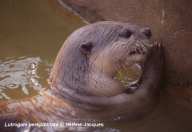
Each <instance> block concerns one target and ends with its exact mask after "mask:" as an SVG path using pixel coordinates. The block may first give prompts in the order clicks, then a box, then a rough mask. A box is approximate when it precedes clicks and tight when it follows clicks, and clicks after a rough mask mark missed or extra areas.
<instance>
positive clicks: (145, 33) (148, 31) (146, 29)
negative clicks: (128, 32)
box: [142, 27, 152, 38]
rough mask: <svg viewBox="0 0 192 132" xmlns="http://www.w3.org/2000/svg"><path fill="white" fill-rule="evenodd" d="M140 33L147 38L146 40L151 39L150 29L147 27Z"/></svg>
mask: <svg viewBox="0 0 192 132" xmlns="http://www.w3.org/2000/svg"><path fill="white" fill-rule="evenodd" d="M142 33H143V34H144V35H145V36H146V37H147V38H151V36H152V33H151V29H150V28H149V27H146V28H143V29H142Z"/></svg>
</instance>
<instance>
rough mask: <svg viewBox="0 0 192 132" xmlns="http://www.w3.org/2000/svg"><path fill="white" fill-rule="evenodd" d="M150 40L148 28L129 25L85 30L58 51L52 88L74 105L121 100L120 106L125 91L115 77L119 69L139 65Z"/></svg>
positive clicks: (112, 24) (101, 24)
mask: <svg viewBox="0 0 192 132" xmlns="http://www.w3.org/2000/svg"><path fill="white" fill-rule="evenodd" d="M150 37H151V31H150V29H149V28H146V27H144V28H143V27H139V26H137V25H132V24H128V23H120V22H110V21H105V22H97V23H95V24H90V25H87V26H84V27H82V28H80V29H78V30H76V31H75V32H74V33H72V34H71V35H70V36H69V37H68V38H67V40H66V41H65V43H64V45H63V47H62V48H61V49H60V52H59V54H58V56H57V58H56V61H55V64H54V67H53V69H52V72H51V76H50V82H51V85H52V87H53V88H55V89H57V90H58V91H59V94H60V95H63V96H64V97H67V98H68V97H69V98H70V99H72V100H77V102H81V103H84V102H85V103H88V102H89V103H91V104H92V105H93V104H94V101H96V100H97V101H98V102H97V105H99V100H101V104H102V103H103V102H102V99H106V100H103V101H106V102H107V99H108V97H109V98H110V99H111V100H112V101H114V102H115V101H117V102H118V103H119V104H121V100H122V105H123V103H125V102H126V101H125V100H126V98H127V97H125V99H124V96H126V95H124V94H123V92H124V91H125V89H126V88H125V87H124V86H123V85H122V83H121V81H119V80H117V79H115V75H116V74H117V72H118V71H119V70H121V69H125V70H126V69H127V68H128V67H130V66H132V65H135V64H140V65H142V63H143V62H144V61H145V57H146V54H147V52H148V50H149V47H150ZM121 94H123V96H122V97H121V96H118V95H121ZM84 97H85V98H84ZM91 97H93V98H91ZM113 97H114V98H113ZM119 97H120V98H119ZM91 101H93V102H91ZM109 102H110V101H109ZM104 104H105V103H104ZM109 104H110V103H109Z"/></svg>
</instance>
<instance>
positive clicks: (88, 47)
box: [80, 42, 93, 55]
mask: <svg viewBox="0 0 192 132" xmlns="http://www.w3.org/2000/svg"><path fill="white" fill-rule="evenodd" d="M92 48H93V44H92V43H91V42H88V43H84V44H82V45H81V47H80V50H81V52H82V53H83V54H85V55H88V54H90V53H91V50H92Z"/></svg>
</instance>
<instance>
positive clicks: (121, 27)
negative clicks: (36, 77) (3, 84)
mask: <svg viewBox="0 0 192 132" xmlns="http://www.w3.org/2000/svg"><path fill="white" fill-rule="evenodd" d="M150 38H151V31H150V29H149V28H142V27H139V26H137V25H132V24H128V23H120V22H111V21H104V22H97V23H95V24H90V25H87V26H85V27H82V28H80V29H78V30H77V31H75V32H74V33H72V34H71V35H70V36H69V37H68V38H67V40H66V41H65V43H64V45H63V47H62V48H61V49H60V51H59V54H58V56H57V58H56V61H55V63H54V66H53V69H52V72H51V75H50V86H51V89H49V90H46V91H43V92H42V94H41V95H38V96H35V97H33V98H29V99H26V100H22V101H14V102H6V103H2V104H1V108H2V109H1V115H3V116H2V118H0V119H2V120H6V118H8V117H9V118H10V114H12V113H14V115H11V117H12V118H11V119H15V118H16V119H17V121H24V122H64V121H78V119H79V120H81V121H83V120H89V121H91V120H98V121H102V120H113V119H116V118H117V117H118V119H128V120H131V119H135V118H137V117H140V116H143V115H144V114H145V113H148V112H149V111H151V110H152V108H153V107H154V105H155V104H156V99H157V97H158V93H159V89H160V84H161V81H162V76H163V66H164V56H163V47H162V45H161V44H153V45H151V42H150ZM134 64H139V65H141V67H142V75H141V77H140V79H139V81H138V82H137V84H134V85H133V86H130V88H129V87H128V86H124V85H123V84H122V83H121V81H120V80H117V79H115V75H116V73H117V72H118V71H119V70H121V69H125V70H126V69H127V68H128V67H130V66H132V65H134ZM132 87H135V88H132ZM130 89H131V92H130ZM6 114H8V115H7V117H6ZM34 129H36V128H34ZM44 129H47V130H48V129H52V128H50V127H48V128H44ZM54 129H55V131H56V130H57V129H61V128H54ZM63 129H64V128H63ZM66 129H67V128H66ZM70 129H71V128H70ZM75 131H77V130H75Z"/></svg>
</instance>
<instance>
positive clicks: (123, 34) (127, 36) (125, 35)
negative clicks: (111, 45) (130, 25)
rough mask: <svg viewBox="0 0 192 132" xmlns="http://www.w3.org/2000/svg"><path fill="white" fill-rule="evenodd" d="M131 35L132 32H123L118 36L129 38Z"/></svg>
mask: <svg viewBox="0 0 192 132" xmlns="http://www.w3.org/2000/svg"><path fill="white" fill-rule="evenodd" d="M131 35H132V31H130V30H125V31H124V32H122V33H120V34H119V36H120V37H123V38H129V37H131Z"/></svg>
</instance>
